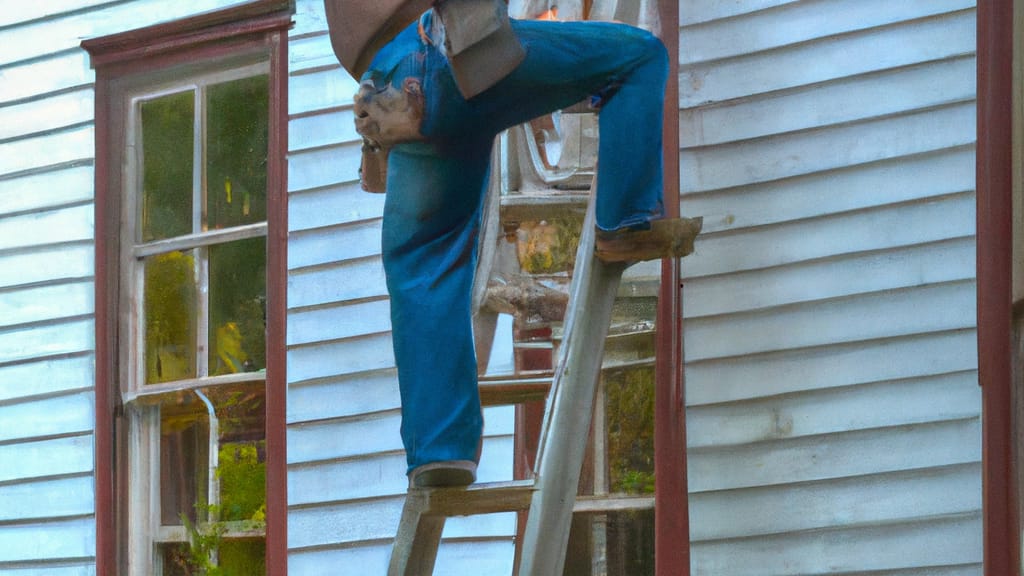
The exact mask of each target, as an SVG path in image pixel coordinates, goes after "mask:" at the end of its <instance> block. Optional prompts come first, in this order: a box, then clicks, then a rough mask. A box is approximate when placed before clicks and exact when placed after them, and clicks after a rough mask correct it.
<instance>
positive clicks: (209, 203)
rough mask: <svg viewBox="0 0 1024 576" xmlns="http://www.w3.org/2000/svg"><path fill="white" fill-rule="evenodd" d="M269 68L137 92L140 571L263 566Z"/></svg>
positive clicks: (134, 413) (131, 388) (133, 103)
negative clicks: (212, 566) (213, 566)
mask: <svg viewBox="0 0 1024 576" xmlns="http://www.w3.org/2000/svg"><path fill="white" fill-rule="evenodd" d="M268 76H269V65H268V63H266V62H261V63H257V64H252V65H248V66H243V67H237V68H233V69H228V70H219V71H216V72H211V73H208V74H204V75H201V76H197V77H191V78H188V79H187V80H186V81H182V82H180V83H178V84H167V85H162V86H159V87H157V88H155V89H152V88H151V89H150V90H149V91H147V92H142V91H140V92H136V93H131V94H127V95H126V100H127V103H128V106H127V109H128V110H129V118H128V119H127V123H126V126H127V128H126V130H127V134H126V142H127V146H126V153H127V158H126V160H127V174H128V178H126V186H125V190H124V201H123V203H122V206H123V207H124V208H123V215H122V221H123V222H124V227H123V230H122V254H123V256H122V264H123V267H122V274H123V279H124V280H123V281H122V287H123V292H122V299H121V301H122V307H123V309H124V310H123V313H124V316H123V317H124V318H125V321H124V322H123V324H122V325H123V329H124V332H123V333H125V334H127V335H128V339H127V340H125V341H124V343H125V346H124V348H123V349H124V350H126V354H127V357H124V356H123V358H124V360H125V361H126V362H125V363H124V364H123V365H125V366H127V367H129V369H128V370H127V371H126V374H130V375H131V377H129V378H128V381H127V382H123V383H122V389H123V390H124V391H125V394H124V402H125V404H126V412H127V413H128V415H129V418H130V422H131V423H132V427H133V428H134V430H135V431H134V433H135V434H137V435H138V437H139V439H140V441H139V442H133V443H131V447H130V450H129V451H130V454H129V455H128V458H129V466H130V468H131V469H132V470H133V474H141V476H142V477H141V478H140V480H139V481H138V482H136V483H135V484H134V488H133V496H132V501H133V502H135V503H137V505H135V506H132V507H131V509H130V512H129V522H130V524H131V525H132V526H133V528H132V529H131V530H132V531H133V532H137V529H143V530H144V532H145V535H143V536H139V535H138V534H135V535H134V536H132V539H133V540H135V545H133V546H132V547H131V548H132V551H133V552H132V555H133V557H136V558H138V561H133V562H132V565H135V566H147V567H151V568H144V569H142V570H141V572H140V573H147V574H148V573H153V574H158V575H159V574H181V573H191V572H190V570H195V569H197V568H201V567H203V566H204V565H209V564H212V565H218V566H220V567H221V568H223V569H225V570H228V571H229V572H231V573H235V572H238V573H246V574H250V573H262V571H263V568H262V566H263V551H264V550H265V514H266V488H265V484H266V481H265V478H266V440H265V438H266V422H265V414H266V290H267V280H266V270H267V242H266V230H267V224H266V215H267V157H268V131H269V109H270V106H269V83H268ZM257 549H258V551H259V552H258V554H256V556H253V554H250V552H256V551H257ZM206 563H208V564H206ZM256 564H259V566H256Z"/></svg>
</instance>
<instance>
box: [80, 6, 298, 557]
mask: <svg viewBox="0 0 1024 576" xmlns="http://www.w3.org/2000/svg"><path fill="white" fill-rule="evenodd" d="M293 10H294V6H293V4H292V2H291V1H289V0H255V1H253V2H248V3H245V4H241V5H237V6H233V7H231V8H228V9H224V10H217V11H212V12H207V13H202V14H198V15H196V16H193V17H189V18H184V19H180V20H176V21H173V22H168V23H163V24H158V25H154V26H148V27H145V28H139V29H135V30H131V31H128V32H123V33H119V34H114V35H110V36H104V37H101V38H95V39H90V40H86V41H84V42H82V47H83V48H84V49H85V50H86V51H88V52H89V54H90V56H91V63H92V67H93V68H94V69H95V70H96V95H95V101H96V105H95V106H96V110H95V113H96V116H95V121H96V165H95V194H96V199H95V206H96V212H95V238H96V248H95V249H96V251H95V254H96V264H95V266H96V270H95V272H96V295H95V300H96V312H95V314H96V432H95V433H96V436H95V438H96V440H95V458H96V463H95V468H96V469H95V474H96V572H97V573H98V574H116V573H117V572H118V570H119V550H118V540H119V535H118V531H117V530H118V529H117V527H118V524H119V523H120V522H121V521H122V519H123V516H121V511H120V510H119V507H118V505H117V503H118V502H119V500H120V499H119V498H118V489H119V488H118V487H119V485H120V484H121V483H123V482H124V477H123V476H121V477H119V474H122V475H123V474H124V469H125V466H124V461H123V460H121V459H120V458H119V454H118V453H117V452H116V446H117V441H116V438H117V436H118V435H119V434H122V433H123V431H122V430H120V429H119V406H118V404H119V392H118V390H119V388H118V330H117V326H118V313H119V312H118V311H119V306H118V301H117V298H118V252H119V246H118V238H119V230H120V222H119V217H118V214H119V211H118V209H117V205H118V202H119V198H120V194H121V176H120V167H121V163H120V155H121V151H122V150H123V144H121V143H120V136H119V132H120V131H119V129H118V126H119V125H120V123H121V122H122V120H121V119H120V118H119V116H118V115H119V114H120V112H119V111H118V110H117V109H116V108H115V106H114V103H113V99H112V96H113V93H114V84H115V83H116V82H118V81H120V80H123V79H125V78H128V77H131V76H133V75H136V74H140V73H142V72H150V71H153V70H156V69H160V68H166V67H171V66H175V65H181V64H184V63H188V62H202V61H209V60H221V59H224V58H227V57H230V56H232V55H234V54H239V53H253V52H256V51H263V52H264V53H265V54H266V55H267V57H268V59H269V65H270V111H269V112H270V119H271V122H270V132H269V151H268V152H269V153H268V161H267V202H268V210H267V251H268V255H267V276H268V278H267V338H266V346H267V374H266V387H267V402H266V406H267V407H266V411H267V412H266V443H267V487H266V490H267V527H266V566H267V574H268V575H284V574H286V573H287V551H288V548H287V546H288V543H287V492H286V480H287V467H286V452H285V447H286V421H285V398H286V385H287V384H286V379H285V359H286V357H285V322H286V286H287V284H286V283H287V244H286V243H287V235H288V227H287V225H288V214H287V163H286V153H287V148H288V143H287V126H288V123H287V122H288V116H287V110H288V102H287V96H288V34H287V32H288V29H289V27H290V26H291V24H292V20H291V17H292V12H293Z"/></svg>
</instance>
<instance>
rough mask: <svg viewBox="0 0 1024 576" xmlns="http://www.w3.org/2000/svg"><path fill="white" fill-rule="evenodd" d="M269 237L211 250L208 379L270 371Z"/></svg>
mask: <svg viewBox="0 0 1024 576" xmlns="http://www.w3.org/2000/svg"><path fill="white" fill-rule="evenodd" d="M266 261H267V249H266V239H265V238H251V239H248V240H239V241H237V242H231V243H228V244H220V245H216V246H212V247H210V375H211V376H216V375H220V374H233V373H238V372H254V371H257V370H263V369H265V368H266V366H267V363H266V350H265V348H266V337H265V336H266V322H265V320H266V293H267V289H266V286H267V283H266Z"/></svg>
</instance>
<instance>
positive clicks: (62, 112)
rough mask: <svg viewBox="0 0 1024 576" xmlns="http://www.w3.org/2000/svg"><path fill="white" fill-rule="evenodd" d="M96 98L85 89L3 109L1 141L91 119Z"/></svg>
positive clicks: (1, 110) (1, 114) (0, 126)
mask: <svg viewBox="0 0 1024 576" xmlns="http://www.w3.org/2000/svg"><path fill="white" fill-rule="evenodd" d="M93 100H94V99H93V91H92V90H90V89H82V90H74V91H72V92H66V93H60V94H55V95H53V96H49V97H45V98H41V99H39V100H29V101H27V102H24V103H22V104H19V105H15V106H6V107H3V108H0V140H6V139H8V138H13V137H15V136H24V135H27V134H34V133H39V132H45V131H48V130H55V129H58V128H64V127H67V126H72V125H77V124H83V123H86V122H91V121H92V115H93V108H94V106H95V103H94V101H93Z"/></svg>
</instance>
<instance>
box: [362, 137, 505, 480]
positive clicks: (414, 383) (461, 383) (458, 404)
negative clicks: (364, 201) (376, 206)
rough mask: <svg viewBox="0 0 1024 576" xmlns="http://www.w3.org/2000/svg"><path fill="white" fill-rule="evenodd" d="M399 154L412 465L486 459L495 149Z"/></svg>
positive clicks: (399, 341) (388, 223)
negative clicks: (485, 267)
mask: <svg viewBox="0 0 1024 576" xmlns="http://www.w3.org/2000/svg"><path fill="white" fill-rule="evenodd" d="M484 148H485V149H483V150H478V151H476V152H475V153H473V154H470V155H464V156H445V155H442V154H438V153H437V152H436V150H435V149H434V148H433V147H432V146H430V145H429V144H406V145H400V146H397V147H395V148H394V149H392V150H391V154H390V157H389V159H388V185H387V187H388V190H387V199H386V201H385V207H384V230H383V246H382V248H383V259H384V270H385V273H386V276H387V284H388V292H389V293H390V295H391V317H392V335H393V340H394V349H395V361H396V364H397V366H398V381H399V389H400V392H401V397H402V441H403V443H404V445H405V449H406V455H407V459H408V465H409V469H410V470H411V469H412V468H415V467H416V466H419V465H422V464H427V463H430V462H437V461H443V460H473V461H475V460H476V459H477V448H478V445H479V442H480V438H481V434H482V428H483V419H482V416H481V412H480V395H479V391H478V389H477V377H476V358H475V352H474V347H473V330H472V323H471V322H472V320H471V317H470V297H469V295H470V292H471V290H472V283H473V274H474V271H475V268H476V266H475V262H476V248H477V235H478V228H479V220H480V206H481V199H482V197H483V190H484V186H485V183H486V178H487V171H488V166H489V164H488V160H489V154H490V151H489V150H488V149H486V148H487V147H486V146H485V147H484Z"/></svg>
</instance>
